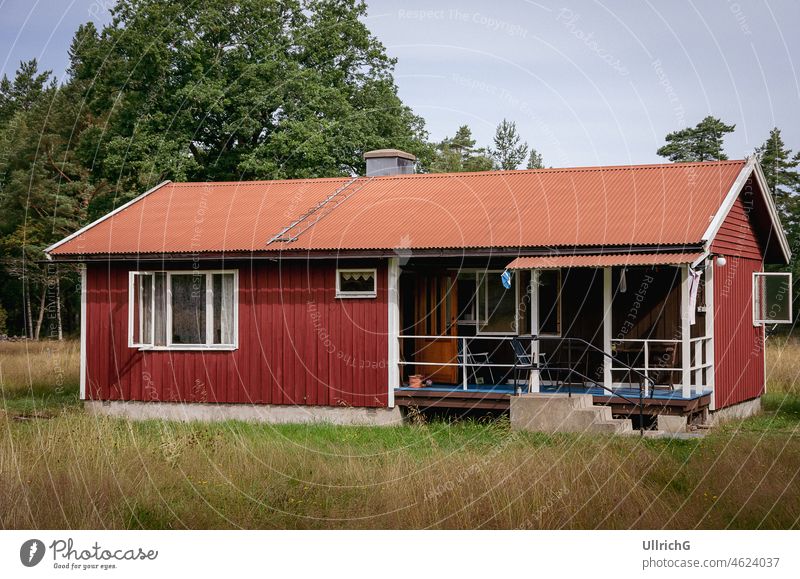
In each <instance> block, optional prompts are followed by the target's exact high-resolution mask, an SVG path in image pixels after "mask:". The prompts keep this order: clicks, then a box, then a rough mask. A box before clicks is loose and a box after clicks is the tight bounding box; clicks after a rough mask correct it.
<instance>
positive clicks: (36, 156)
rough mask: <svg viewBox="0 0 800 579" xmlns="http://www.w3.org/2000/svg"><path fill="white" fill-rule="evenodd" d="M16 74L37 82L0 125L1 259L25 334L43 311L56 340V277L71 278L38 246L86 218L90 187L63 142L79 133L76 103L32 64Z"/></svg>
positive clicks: (37, 328)
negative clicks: (14, 286)
mask: <svg viewBox="0 0 800 579" xmlns="http://www.w3.org/2000/svg"><path fill="white" fill-rule="evenodd" d="M20 74H24V75H26V76H27V77H29V78H37V79H39V81H37V83H36V88H35V89H30V90H27V91H26V92H25V95H26V96H25V100H24V102H25V105H24V106H17V107H15V110H14V112H13V113H12V115H11V117H10V118H8V119H6V121H5V122H4V123H3V124H2V125H0V150H1V151H3V155H2V157H0V192H2V196H1V197H0V215H2V219H0V262H2V266H3V269H4V271H5V273H6V274H7V275H9V276H11V277H12V278H16V279H19V280H20V281H21V284H22V301H23V304H24V305H23V308H22V311H23V317H24V319H25V321H26V323H25V333H26V334H27V335H28V336H29V337H30V338H33V339H38V338H39V337H40V335H41V331H42V327H43V324H44V321H45V316H46V314H47V319H48V322H49V323H50V325H52V328H53V331H52V334H53V337H56V336H58V337H61V336H62V335H63V330H62V318H61V312H62V307H61V306H62V304H61V286H62V283H61V281H62V280H61V278H62V277H64V278H66V279H67V280H68V281H72V282H73V283H77V279H76V276H75V275H74V273H75V268H74V267H69V266H65V267H64V268H63V271H57V270H56V269H55V267H54V266H51V267H47V266H45V265H43V263H42V260H43V259H44V253H43V250H44V248H46V247H47V246H48V245H50V244H52V243H53V242H55V241H57V240H58V239H61V238H62V237H64V236H65V235H67V234H69V233H71V232H72V231H75V230H76V229H77V228H79V227H80V225H81V224H82V223H83V222H84V221H85V218H86V206H87V204H88V202H87V198H88V195H90V194H91V191H92V189H93V186H92V185H91V183H90V181H89V176H90V171H89V169H87V168H86V166H85V165H84V164H83V163H82V162H81V161H80V159H79V158H78V157H77V156H76V154H75V151H74V149H73V148H72V147H71V144H70V141H71V139H72V137H73V135H74V134H78V133H80V132H81V131H82V130H83V126H82V125H81V123H80V119H81V118H82V116H81V114H80V112H79V111H80V101H78V100H76V99H75V98H74V95H73V94H71V93H70V91H69V89H67V88H60V87H58V86H57V84H56V82H55V79H50V78H49V76H50V75H49V73H44V74H45V76H44V77H42V76H41V75H39V74H38V73H37V72H36V68H35V63H34V65H33V66H32V67H31V66H25V63H23V68H22V69H21V71H20V72H18V75H17V76H19V75H20ZM37 90H38V93H37V92H36V91H37ZM17 102H22V101H17Z"/></svg>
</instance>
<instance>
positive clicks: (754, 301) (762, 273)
mask: <svg viewBox="0 0 800 579" xmlns="http://www.w3.org/2000/svg"><path fill="white" fill-rule="evenodd" d="M767 276H782V277H788V278H789V291H788V292H787V294H786V296H787V300H788V304H789V319H788V320H773V319H767V320H760V319H758V316H757V314H756V312H757V311H758V310H759V309H760V308H759V303H758V298H759V293H758V278H759V277H767ZM751 305H752V307H753V325H754V326H764V325H767V326H769V325H772V324H791V323H792V318H793V317H794V312H793V311H792V272H790V271H785V272H784V271H755V272H753V299H752V304H751Z"/></svg>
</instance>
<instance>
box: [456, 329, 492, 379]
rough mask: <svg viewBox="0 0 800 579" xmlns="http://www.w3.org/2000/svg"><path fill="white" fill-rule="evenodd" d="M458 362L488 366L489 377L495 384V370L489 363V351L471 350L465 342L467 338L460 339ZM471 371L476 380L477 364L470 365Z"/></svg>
mask: <svg viewBox="0 0 800 579" xmlns="http://www.w3.org/2000/svg"><path fill="white" fill-rule="evenodd" d="M457 341H458V363H459V364H481V365H482V366H486V368H488V370H489V378H490V379H491V381H492V384H494V372H492V367H491V365H490V364H489V352H470V350H469V346H468V345H467V344H466V343H465V342H466V340H462V339H458V340H457ZM468 368H469V373H470V374H471V375H472V379H473V380H475V381H476V382H477V380H476V377H477V371H478V367H477V366H468Z"/></svg>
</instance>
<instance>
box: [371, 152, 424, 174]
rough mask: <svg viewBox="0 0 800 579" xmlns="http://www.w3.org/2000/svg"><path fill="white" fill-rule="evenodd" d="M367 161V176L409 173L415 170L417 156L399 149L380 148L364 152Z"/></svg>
mask: <svg viewBox="0 0 800 579" xmlns="http://www.w3.org/2000/svg"><path fill="white" fill-rule="evenodd" d="M364 160H365V161H366V162H367V177H377V176H380V175H409V174H411V173H413V172H414V161H416V160H417V158H416V157H415V156H414V155H412V154H411V153H406V152H405V151H400V150H398V149H378V150H377V151H367V152H366V153H364Z"/></svg>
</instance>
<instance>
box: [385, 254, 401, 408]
mask: <svg viewBox="0 0 800 579" xmlns="http://www.w3.org/2000/svg"><path fill="white" fill-rule="evenodd" d="M387 289H388V291H387V302H388V306H389V307H388V310H389V325H388V327H387V330H388V331H387V334H388V336H387V342H388V344H389V351H388V359H387V364H386V370H387V372H388V374H389V393H388V394H389V396H388V406H389V408H394V389H395V388H398V387H399V386H400V305H399V302H400V260H399V258H397V257H390V258H389V267H388V279H387Z"/></svg>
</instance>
